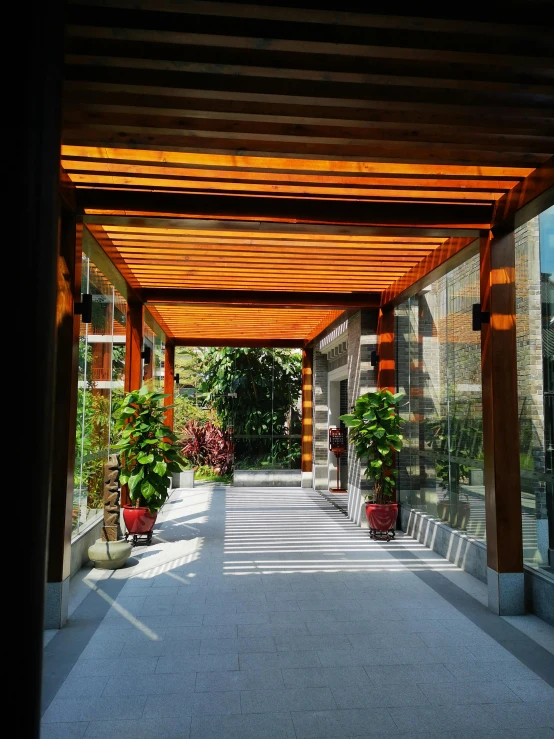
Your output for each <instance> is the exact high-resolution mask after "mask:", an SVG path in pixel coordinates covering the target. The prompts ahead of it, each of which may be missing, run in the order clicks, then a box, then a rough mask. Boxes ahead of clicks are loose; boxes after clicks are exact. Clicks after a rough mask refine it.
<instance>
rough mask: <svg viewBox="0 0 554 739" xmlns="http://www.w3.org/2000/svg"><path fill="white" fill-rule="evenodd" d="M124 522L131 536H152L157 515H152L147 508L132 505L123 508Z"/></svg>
mask: <svg viewBox="0 0 554 739" xmlns="http://www.w3.org/2000/svg"><path fill="white" fill-rule="evenodd" d="M122 510H123V520H124V521H125V526H126V527H127V532H128V533H129V534H150V533H151V531H152V529H153V528H154V524H155V523H156V518H157V517H158V514H157V513H154V515H152V514H151V513H150V511H149V510H148V508H146V506H139V507H138V508H136V507H135V506H132V505H124V506H122Z"/></svg>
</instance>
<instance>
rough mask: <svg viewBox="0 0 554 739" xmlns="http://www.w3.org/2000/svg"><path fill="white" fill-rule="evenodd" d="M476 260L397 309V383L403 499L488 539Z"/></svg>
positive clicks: (400, 473)
mask: <svg viewBox="0 0 554 739" xmlns="http://www.w3.org/2000/svg"><path fill="white" fill-rule="evenodd" d="M476 302H479V257H478V256H476V257H473V258H472V259H469V260H468V261H467V262H465V263H464V264H462V265H460V266H459V267H457V268H456V269H454V270H452V272H450V273H449V274H448V275H446V276H445V277H442V278H440V279H439V280H437V281H436V282H435V283H434V284H433V285H431V286H430V287H428V288H425V289H424V290H422V291H421V292H420V293H419V294H417V295H416V296H414V297H413V298H410V299H409V300H408V301H406V302H405V303H403V304H402V305H400V306H399V307H398V308H397V309H396V331H397V334H396V335H397V344H396V347H397V382H398V390H399V391H402V392H404V393H405V394H406V402H405V404H404V405H403V406H402V407H401V409H400V410H401V415H402V417H403V418H404V420H405V421H406V423H405V426H404V436H405V445H404V449H403V450H402V452H401V454H400V455H399V465H400V467H399V499H400V501H401V502H403V503H404V504H406V505H409V506H410V507H412V508H415V509H417V510H421V511H424V512H426V513H428V514H429V515H432V516H436V517H438V518H441V519H442V520H444V521H445V522H446V523H448V524H449V525H450V526H452V527H454V528H459V529H462V530H465V531H467V532H468V533H469V534H471V535H472V536H473V537H476V538H481V539H482V538H484V537H485V518H484V484H483V448H482V447H483V444H482V408H481V344H480V334H479V333H478V332H473V331H472V325H471V324H472V305H473V303H476Z"/></svg>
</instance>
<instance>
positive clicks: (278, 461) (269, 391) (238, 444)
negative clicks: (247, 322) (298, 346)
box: [231, 349, 302, 470]
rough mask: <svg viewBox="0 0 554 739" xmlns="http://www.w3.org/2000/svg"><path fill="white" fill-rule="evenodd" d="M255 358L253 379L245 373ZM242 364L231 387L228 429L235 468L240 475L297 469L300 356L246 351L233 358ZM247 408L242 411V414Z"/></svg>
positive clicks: (299, 428) (299, 442) (299, 421)
mask: <svg viewBox="0 0 554 739" xmlns="http://www.w3.org/2000/svg"><path fill="white" fill-rule="evenodd" d="M294 353H296V354H298V356H297V357H296V359H297V360H298V361H297V362H296V364H297V366H298V372H297V373H296V374H294V375H291V374H290V373H291V369H292V367H293V363H291V362H290V361H289V360H288V357H289V356H290V355H291V354H294ZM248 357H252V358H254V359H255V365H254V366H255V374H256V377H255V378H254V375H253V374H252V372H250V371H249V370H248V367H247V365H248ZM237 359H238V361H239V362H241V361H245V367H244V370H245V371H244V375H243V377H242V378H241V377H240V371H239V372H238V373H235V376H236V377H237V382H236V387H235V388H234V391H235V397H234V398H232V399H231V403H232V404H233V406H234V413H233V414H232V418H233V420H232V423H231V428H232V430H233V432H234V433H233V447H234V468H235V469H244V470H246V469H247V470H264V469H274V470H275V469H300V464H301V452H300V446H301V439H302V435H301V416H302V406H301V383H302V380H301V354H300V352H295V350H281V349H250V350H246V352H245V353H242V352H241V353H237ZM248 408H249V409H250V410H249V411H247V412H245V410H246V409H248Z"/></svg>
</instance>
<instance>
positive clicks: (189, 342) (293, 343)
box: [174, 336, 304, 349]
mask: <svg viewBox="0 0 554 739" xmlns="http://www.w3.org/2000/svg"><path fill="white" fill-rule="evenodd" d="M174 341H175V346H240V347H261V348H263V349H271V348H275V349H278V348H282V349H301V348H302V347H303V344H304V342H303V341H302V340H301V339H272V338H263V339H241V338H240V337H238V338H232V339H228V338H219V339H218V338H217V337H215V338H214V337H212V336H206V337H204V336H195V337H191V338H185V337H181V336H176V337H175V340H174Z"/></svg>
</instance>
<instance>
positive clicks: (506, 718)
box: [482, 701, 554, 731]
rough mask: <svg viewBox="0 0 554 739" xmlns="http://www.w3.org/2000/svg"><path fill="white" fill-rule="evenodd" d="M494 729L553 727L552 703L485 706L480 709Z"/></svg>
mask: <svg viewBox="0 0 554 739" xmlns="http://www.w3.org/2000/svg"><path fill="white" fill-rule="evenodd" d="M482 708H483V710H484V711H486V715H487V717H488V718H489V719H491V720H492V721H494V722H495V724H494V725H495V727H496V728H505V729H508V730H511V731H514V730H515V729H516V728H519V727H521V728H529V727H540V726H550V727H552V726H554V702H552V701H547V702H540V703H518V704H514V703H512V704H504V705H496V706H495V705H487V706H483V707H482Z"/></svg>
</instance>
